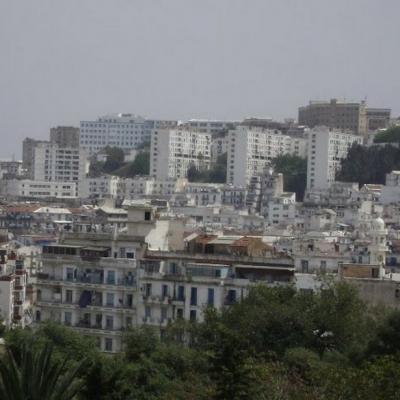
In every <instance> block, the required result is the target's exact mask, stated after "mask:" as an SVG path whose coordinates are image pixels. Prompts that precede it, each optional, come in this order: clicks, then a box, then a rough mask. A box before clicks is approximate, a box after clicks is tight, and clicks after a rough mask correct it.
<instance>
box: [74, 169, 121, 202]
mask: <svg viewBox="0 0 400 400" xmlns="http://www.w3.org/2000/svg"><path fill="white" fill-rule="evenodd" d="M122 181H123V179H121V178H119V177H118V176H113V175H102V176H99V177H97V178H85V179H84V180H83V181H82V183H81V193H80V197H81V198H83V199H104V198H105V197H112V198H117V197H118V195H119V194H120V192H121V189H122V187H121V186H123V185H122Z"/></svg>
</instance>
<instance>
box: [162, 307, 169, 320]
mask: <svg viewBox="0 0 400 400" xmlns="http://www.w3.org/2000/svg"><path fill="white" fill-rule="evenodd" d="M167 314H168V309H167V308H166V307H162V308H161V322H164V321H165V320H166V319H167Z"/></svg>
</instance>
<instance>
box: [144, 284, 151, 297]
mask: <svg viewBox="0 0 400 400" xmlns="http://www.w3.org/2000/svg"><path fill="white" fill-rule="evenodd" d="M145 296H146V297H149V296H151V283H146V286H145Z"/></svg>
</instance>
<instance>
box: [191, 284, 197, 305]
mask: <svg viewBox="0 0 400 400" xmlns="http://www.w3.org/2000/svg"><path fill="white" fill-rule="evenodd" d="M190 305H191V306H197V288H195V287H192V289H191V292H190Z"/></svg>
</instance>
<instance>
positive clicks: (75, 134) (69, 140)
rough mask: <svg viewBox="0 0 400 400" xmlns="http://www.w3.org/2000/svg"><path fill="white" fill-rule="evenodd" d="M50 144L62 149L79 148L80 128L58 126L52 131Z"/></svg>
mask: <svg viewBox="0 0 400 400" xmlns="http://www.w3.org/2000/svg"><path fill="white" fill-rule="evenodd" d="M50 142H51V143H54V144H58V145H59V146H60V147H74V148H78V147H79V128H75V127H73V126H57V127H55V128H51V129H50Z"/></svg>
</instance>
